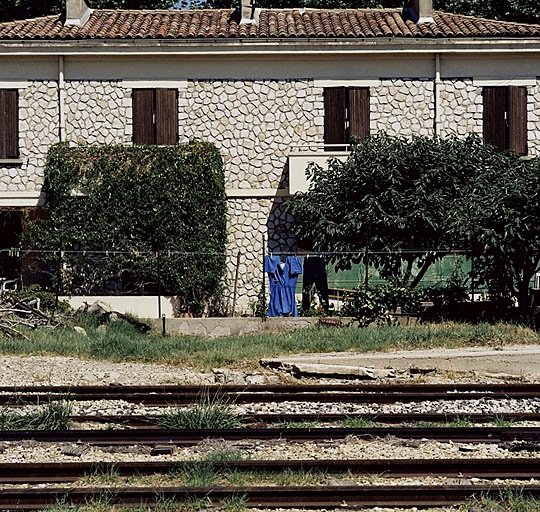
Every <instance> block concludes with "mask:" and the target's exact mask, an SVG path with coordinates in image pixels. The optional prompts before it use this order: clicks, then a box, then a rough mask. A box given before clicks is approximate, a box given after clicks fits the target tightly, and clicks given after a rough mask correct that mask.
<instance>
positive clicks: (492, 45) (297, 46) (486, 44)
mask: <svg viewBox="0 0 540 512" xmlns="http://www.w3.org/2000/svg"><path fill="white" fill-rule="evenodd" d="M398 52H399V53H400V54H403V53H415V54H418V53H433V52H437V53H441V54H451V53H471V52H474V53H515V52H523V53H540V39H539V38H534V39H533V38H531V39H508V40H505V39H488V40H485V39H483V40H479V39H445V40H438V39H427V40H426V39H406V38H388V39H382V40H381V39H379V40H376V41H374V40H369V39H360V40H358V39H325V40H321V39H295V40H291V39H234V40H227V41H224V40H219V42H217V41H216V40H215V39H188V40H179V39H175V40H169V39H157V40H147V39H122V40H110V39H108V40H78V41H56V40H48V41H43V40H39V41H34V40H22V41H20V40H17V41H11V40H9V41H8V40H0V55H2V54H4V55H10V54H17V55H70V54H76V55H123V56H125V55H126V54H127V55H147V54H155V53H159V54H166V55H177V54H178V55H186V54H187V55H195V56H199V55H201V56H205V55H213V54H218V55H233V56H234V55H236V56H238V55H242V56H244V55H297V54H301V55H303V56H305V55H313V56H320V55H326V54H327V55H332V56H333V55H336V54H337V55H340V54H343V55H361V54H393V53H398Z"/></svg>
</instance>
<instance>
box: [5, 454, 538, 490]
mask: <svg viewBox="0 0 540 512" xmlns="http://www.w3.org/2000/svg"><path fill="white" fill-rule="evenodd" d="M197 464H200V462H193V461H184V462H182V461H176V462H169V461H165V462H163V461H161V462H99V463H93V462H69V463H25V464H21V463H13V464H9V463H3V464H2V463H0V483H3V484H27V483H33V484H37V483H60V482H76V481H77V480H80V479H81V478H83V477H85V476H92V475H99V474H109V475H110V474H114V475H117V476H143V475H152V474H174V473H175V472H178V471H181V469H182V467H186V466H195V465H197ZM212 467H213V468H214V469H215V470H216V471H226V470H229V471H257V472H266V473H268V472H280V471H285V470H293V471H320V472H325V473H328V474H344V473H347V474H350V473H353V474H355V475H361V476H365V475H370V474H377V475H379V476H385V477H425V476H445V477H456V478H471V477H477V478H484V479H490V478H505V479H509V478H512V479H527V480H529V479H531V478H539V477H540V460H539V459H527V458H525V459H522V458H519V459H397V460H396V459H362V460H311V459H310V460H239V461H226V462H213V463H212Z"/></svg>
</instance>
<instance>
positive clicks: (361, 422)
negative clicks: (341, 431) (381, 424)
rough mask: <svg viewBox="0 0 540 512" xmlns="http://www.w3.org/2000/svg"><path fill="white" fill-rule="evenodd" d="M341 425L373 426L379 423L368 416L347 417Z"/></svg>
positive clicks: (349, 426) (348, 426) (350, 426)
mask: <svg viewBox="0 0 540 512" xmlns="http://www.w3.org/2000/svg"><path fill="white" fill-rule="evenodd" d="M341 426H342V427H345V428H373V427H376V426H377V423H376V422H374V421H372V420H369V419H367V418H345V419H344V420H343V421H342V422H341Z"/></svg>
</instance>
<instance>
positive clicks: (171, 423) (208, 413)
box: [157, 391, 241, 430]
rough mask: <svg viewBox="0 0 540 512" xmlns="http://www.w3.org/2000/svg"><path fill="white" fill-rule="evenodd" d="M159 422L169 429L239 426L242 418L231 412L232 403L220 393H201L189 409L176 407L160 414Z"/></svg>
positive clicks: (161, 425)
mask: <svg viewBox="0 0 540 512" xmlns="http://www.w3.org/2000/svg"><path fill="white" fill-rule="evenodd" d="M157 424H158V425H159V426H160V427H162V428H167V429H175V430H176V429H190V430H199V429H206V428H208V429H217V428H223V429H227V428H238V427H239V426H240V424H241V421H240V418H239V417H238V416H236V415H235V414H233V413H232V412H231V406H230V403H229V402H227V401H225V400H224V399H223V398H222V397H221V396H219V394H217V395H214V396H212V395H210V394H209V393H208V391H204V392H203V393H201V395H200V397H199V400H198V402H197V403H196V404H195V405H194V406H193V407H190V408H189V409H175V410H173V411H171V412H168V413H166V414H164V415H163V416H160V417H159V418H158V420H157Z"/></svg>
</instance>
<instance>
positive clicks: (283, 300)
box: [264, 255, 302, 317]
mask: <svg viewBox="0 0 540 512" xmlns="http://www.w3.org/2000/svg"><path fill="white" fill-rule="evenodd" d="M264 271H265V272H266V273H268V280H269V282H270V303H269V304H268V316H269V317H275V316H298V310H297V307H296V298H295V295H294V293H295V291H296V281H297V280H298V276H299V275H300V274H301V273H302V260H301V258H298V257H297V256H287V258H285V261H284V262H282V261H281V257H280V256H273V255H270V256H265V257H264Z"/></svg>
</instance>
